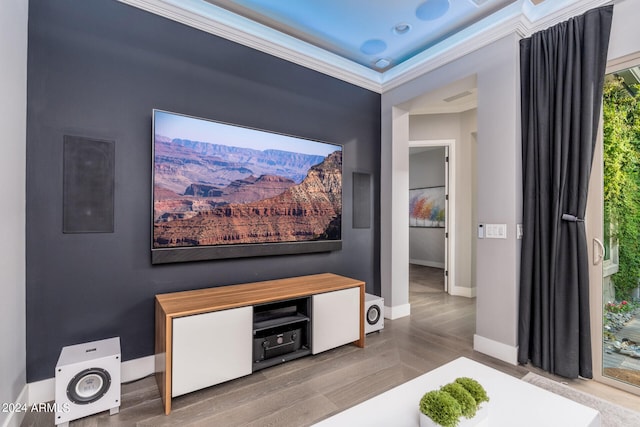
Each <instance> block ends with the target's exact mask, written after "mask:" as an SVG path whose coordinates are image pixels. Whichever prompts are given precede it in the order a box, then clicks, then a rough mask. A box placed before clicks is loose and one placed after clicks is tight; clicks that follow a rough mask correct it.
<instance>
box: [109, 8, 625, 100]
mask: <svg viewBox="0 0 640 427" xmlns="http://www.w3.org/2000/svg"><path fill="white" fill-rule="evenodd" d="M118 1H119V2H121V3H124V4H127V5H130V6H133V7H136V8H138V9H142V10H145V11H147V12H151V13H154V14H156V15H159V16H162V17H164V18H167V19H171V20H173V21H176V22H179V23H182V24H184V25H187V26H190V27H192V28H196V29H198V30H201V31H204V32H207V33H210V34H213V35H216V36H219V37H222V38H225V39H227V40H230V41H233V42H236V43H239V44H242V45H244V46H247V47H250V48H253V49H256V50H258V51H261V52H264V53H267V54H269V55H273V56H276V57H278V58H281V59H284V60H286V61H289V62H292V63H295V64H298V65H301V66H303V67H306V68H309V69H312V70H315V71H318V72H320V73H323V74H326V75H328V76H331V77H334V78H337V79H340V80H342V81H345V82H347V83H351V84H354V85H356V86H360V87H362V88H364V89H368V90H371V91H373V92H377V93H384V92H387V91H389V90H392V89H394V88H396V87H398V86H400V85H402V84H404V83H406V82H408V81H410V80H413V79H415V78H416V77H418V76H420V75H422V74H425V73H428V72H430V71H433V70H435V69H436V68H438V67H441V66H443V65H445V64H447V63H450V62H452V61H455V60H457V59H459V58H461V57H463V56H465V55H468V54H469V53H471V52H473V51H476V50H478V49H480V48H482V47H485V46H487V45H489V44H491V43H493V42H495V41H497V40H500V39H502V38H504V37H506V36H509V35H512V34H515V35H517V36H518V37H520V38H523V37H529V36H530V35H531V34H533V33H535V32H537V31H540V30H542V29H544V28H547V27H550V26H553V25H555V24H557V23H560V22H562V21H566V20H567V19H569V18H571V17H573V16H577V15H580V14H582V13H584V12H586V11H587V10H590V9H593V8H595V7H599V6H603V5H606V4H611V3H612V2H611V0H547V1H544V2H543V3H541V4H539V5H536V6H534V5H533V3H531V0H518V1H517V2H515V3H513V4H511V5H510V6H507V7H506V8H504V9H502V10H500V11H498V12H497V13H496V14H494V15H492V16H490V17H488V18H485V19H484V20H482V21H480V22H478V23H476V24H474V25H471V26H469V27H468V28H466V29H464V30H462V31H460V32H459V33H457V34H455V35H453V36H452V37H450V38H449V39H447V40H445V41H444V42H442V43H439V44H438V45H436V46H433V47H431V48H429V49H427V50H425V51H423V52H421V53H419V54H418V55H416V56H414V57H413V58H410V59H409V60H407V61H405V62H403V63H402V64H399V65H397V66H395V67H393V68H392V69H390V70H388V71H386V72H384V73H379V72H377V71H375V70H372V69H370V68H367V67H365V66H363V65H360V64H357V63H355V62H353V61H350V60H348V59H346V58H343V57H341V56H339V55H336V54H334V53H331V52H328V51H326V50H324V49H321V48H318V47H316V46H313V45H311V44H310V43H307V42H304V41H302V40H299V39H296V38H294V37H291V36H289V35H286V34H284V33H281V32H279V31H276V30H273V29H271V28H269V27H266V26H264V25H262V24H259V23H257V22H254V21H251V20H249V19H246V18H243V17H241V16H239V15H236V14H234V13H232V12H229V11H227V10H225V9H223V8H221V7H218V6H215V5H213V4H211V3H206V4H205V3H203V2H201V1H200V0H118ZM618 1H625V0H618Z"/></svg>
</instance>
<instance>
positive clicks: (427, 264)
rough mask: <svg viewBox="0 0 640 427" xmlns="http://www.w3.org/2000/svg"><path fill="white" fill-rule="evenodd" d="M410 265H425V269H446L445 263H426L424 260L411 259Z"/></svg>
mask: <svg viewBox="0 0 640 427" xmlns="http://www.w3.org/2000/svg"><path fill="white" fill-rule="evenodd" d="M409 264H416V265H424V266H425V267H435V268H442V269H444V262H436V261H425V260H423V259H410V260H409Z"/></svg>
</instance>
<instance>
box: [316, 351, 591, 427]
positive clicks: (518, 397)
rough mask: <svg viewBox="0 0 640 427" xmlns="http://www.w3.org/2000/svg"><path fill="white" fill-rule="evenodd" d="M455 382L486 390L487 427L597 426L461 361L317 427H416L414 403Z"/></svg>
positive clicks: (582, 413)
mask: <svg viewBox="0 0 640 427" xmlns="http://www.w3.org/2000/svg"><path fill="white" fill-rule="evenodd" d="M458 377H471V378H474V379H475V380H477V381H479V382H480V384H482V385H483V386H484V388H485V389H486V390H487V394H488V395H489V398H490V399H491V401H490V402H489V418H488V425H489V426H491V427H502V426H504V427H513V426H518V427H554V426H557V427H568V426H571V427H582V426H585V427H586V426H588V427H599V426H600V413H599V412H598V411H596V410H595V409H592V408H589V407H587V406H584V405H581V404H579V403H576V402H574V401H573V400H569V399H567V398H564V397H562V396H559V395H557V394H554V393H551V392H549V391H546V390H544V389H541V388H539V387H536V386H534V385H532V384H529V383H526V382H524V381H521V380H519V379H517V378H514V377H512V376H510V375H507V374H505V373H502V372H500V371H497V370H495V369H493V368H489V367H488V366H485V365H482V364H480V363H478V362H474V361H473V360H470V359H467V358H465V357H461V358H459V359H456V360H454V361H452V362H449V363H447V364H446V365H443V366H441V367H439V368H437V369H434V370H433V371H431V372H427V373H426V374H424V375H421V376H419V377H417V378H415V379H413V380H411V381H408V382H406V383H404V384H401V385H399V386H398V387H396V388H393V389H391V390H389V391H386V392H384V393H382V394H380V395H378V396H376V397H373V398H371V399H369V400H366V401H364V402H362V403H360V404H358V405H356V406H354V407H351V408H349V409H347V410H345V411H343V412H340V413H339V414H336V415H334V416H332V417H329V418H327V419H325V420H323V421H321V422H319V423H317V424H315V425H316V426H318V427H330V426H336V427H344V426H367V427H373V426H380V427H388V426H394V427H405V426H406V427H409V426H417V425H419V421H418V403H419V402H420V398H421V397H422V396H423V395H424V393H426V392H427V391H430V390H435V389H438V388H440V387H441V386H442V385H444V384H447V383H449V382H452V381H453V380H455V379H456V378H458Z"/></svg>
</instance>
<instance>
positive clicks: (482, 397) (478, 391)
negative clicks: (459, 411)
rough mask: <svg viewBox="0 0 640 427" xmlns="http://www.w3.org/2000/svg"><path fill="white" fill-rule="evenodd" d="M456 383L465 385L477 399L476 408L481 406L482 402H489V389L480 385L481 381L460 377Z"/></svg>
mask: <svg viewBox="0 0 640 427" xmlns="http://www.w3.org/2000/svg"><path fill="white" fill-rule="evenodd" d="M455 382H456V383H458V384H460V385H461V386H462V387H464V388H465V389H466V390H467V391H468V392H469V393H470V394H471V396H472V397H473V399H474V400H475V401H476V405H477V406H476V408H477V407H479V406H480V404H481V403H482V402H488V401H489V396H488V395H487V391H486V390H485V389H484V387H482V385H480V383H479V382H478V381H476V380H474V379H473V378H467V377H460V378H457V379H456V381H455Z"/></svg>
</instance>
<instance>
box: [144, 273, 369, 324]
mask: <svg viewBox="0 0 640 427" xmlns="http://www.w3.org/2000/svg"><path fill="white" fill-rule="evenodd" d="M364 284H365V283H364V282H363V281H361V280H355V279H351V278H349V277H344V276H339V275H337V274H333V273H322V274H313V275H310V276H298V277H290V278H287V279H277V280H267V281H262V282H254V283H243V284H239V285H228V286H220V287H217V288H207V289H196V290H193V291H181V292H173V293H168V294H159V295H156V300H157V301H158V304H159V305H160V307H161V308H162V311H163V312H164V314H165V316H167V317H172V318H173V317H181V316H190V315H192V314H200V313H206V312H210V311H217V310H226V309H229V308H237V307H245V306H248V305H257V304H264V303H268V302H273V301H281V300H287V299H294V298H301V297H306V296H309V295H313V294H318V293H324V292H331V291H337V290H341V289H347V288H353V287H356V286H362V287H363V289H364Z"/></svg>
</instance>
